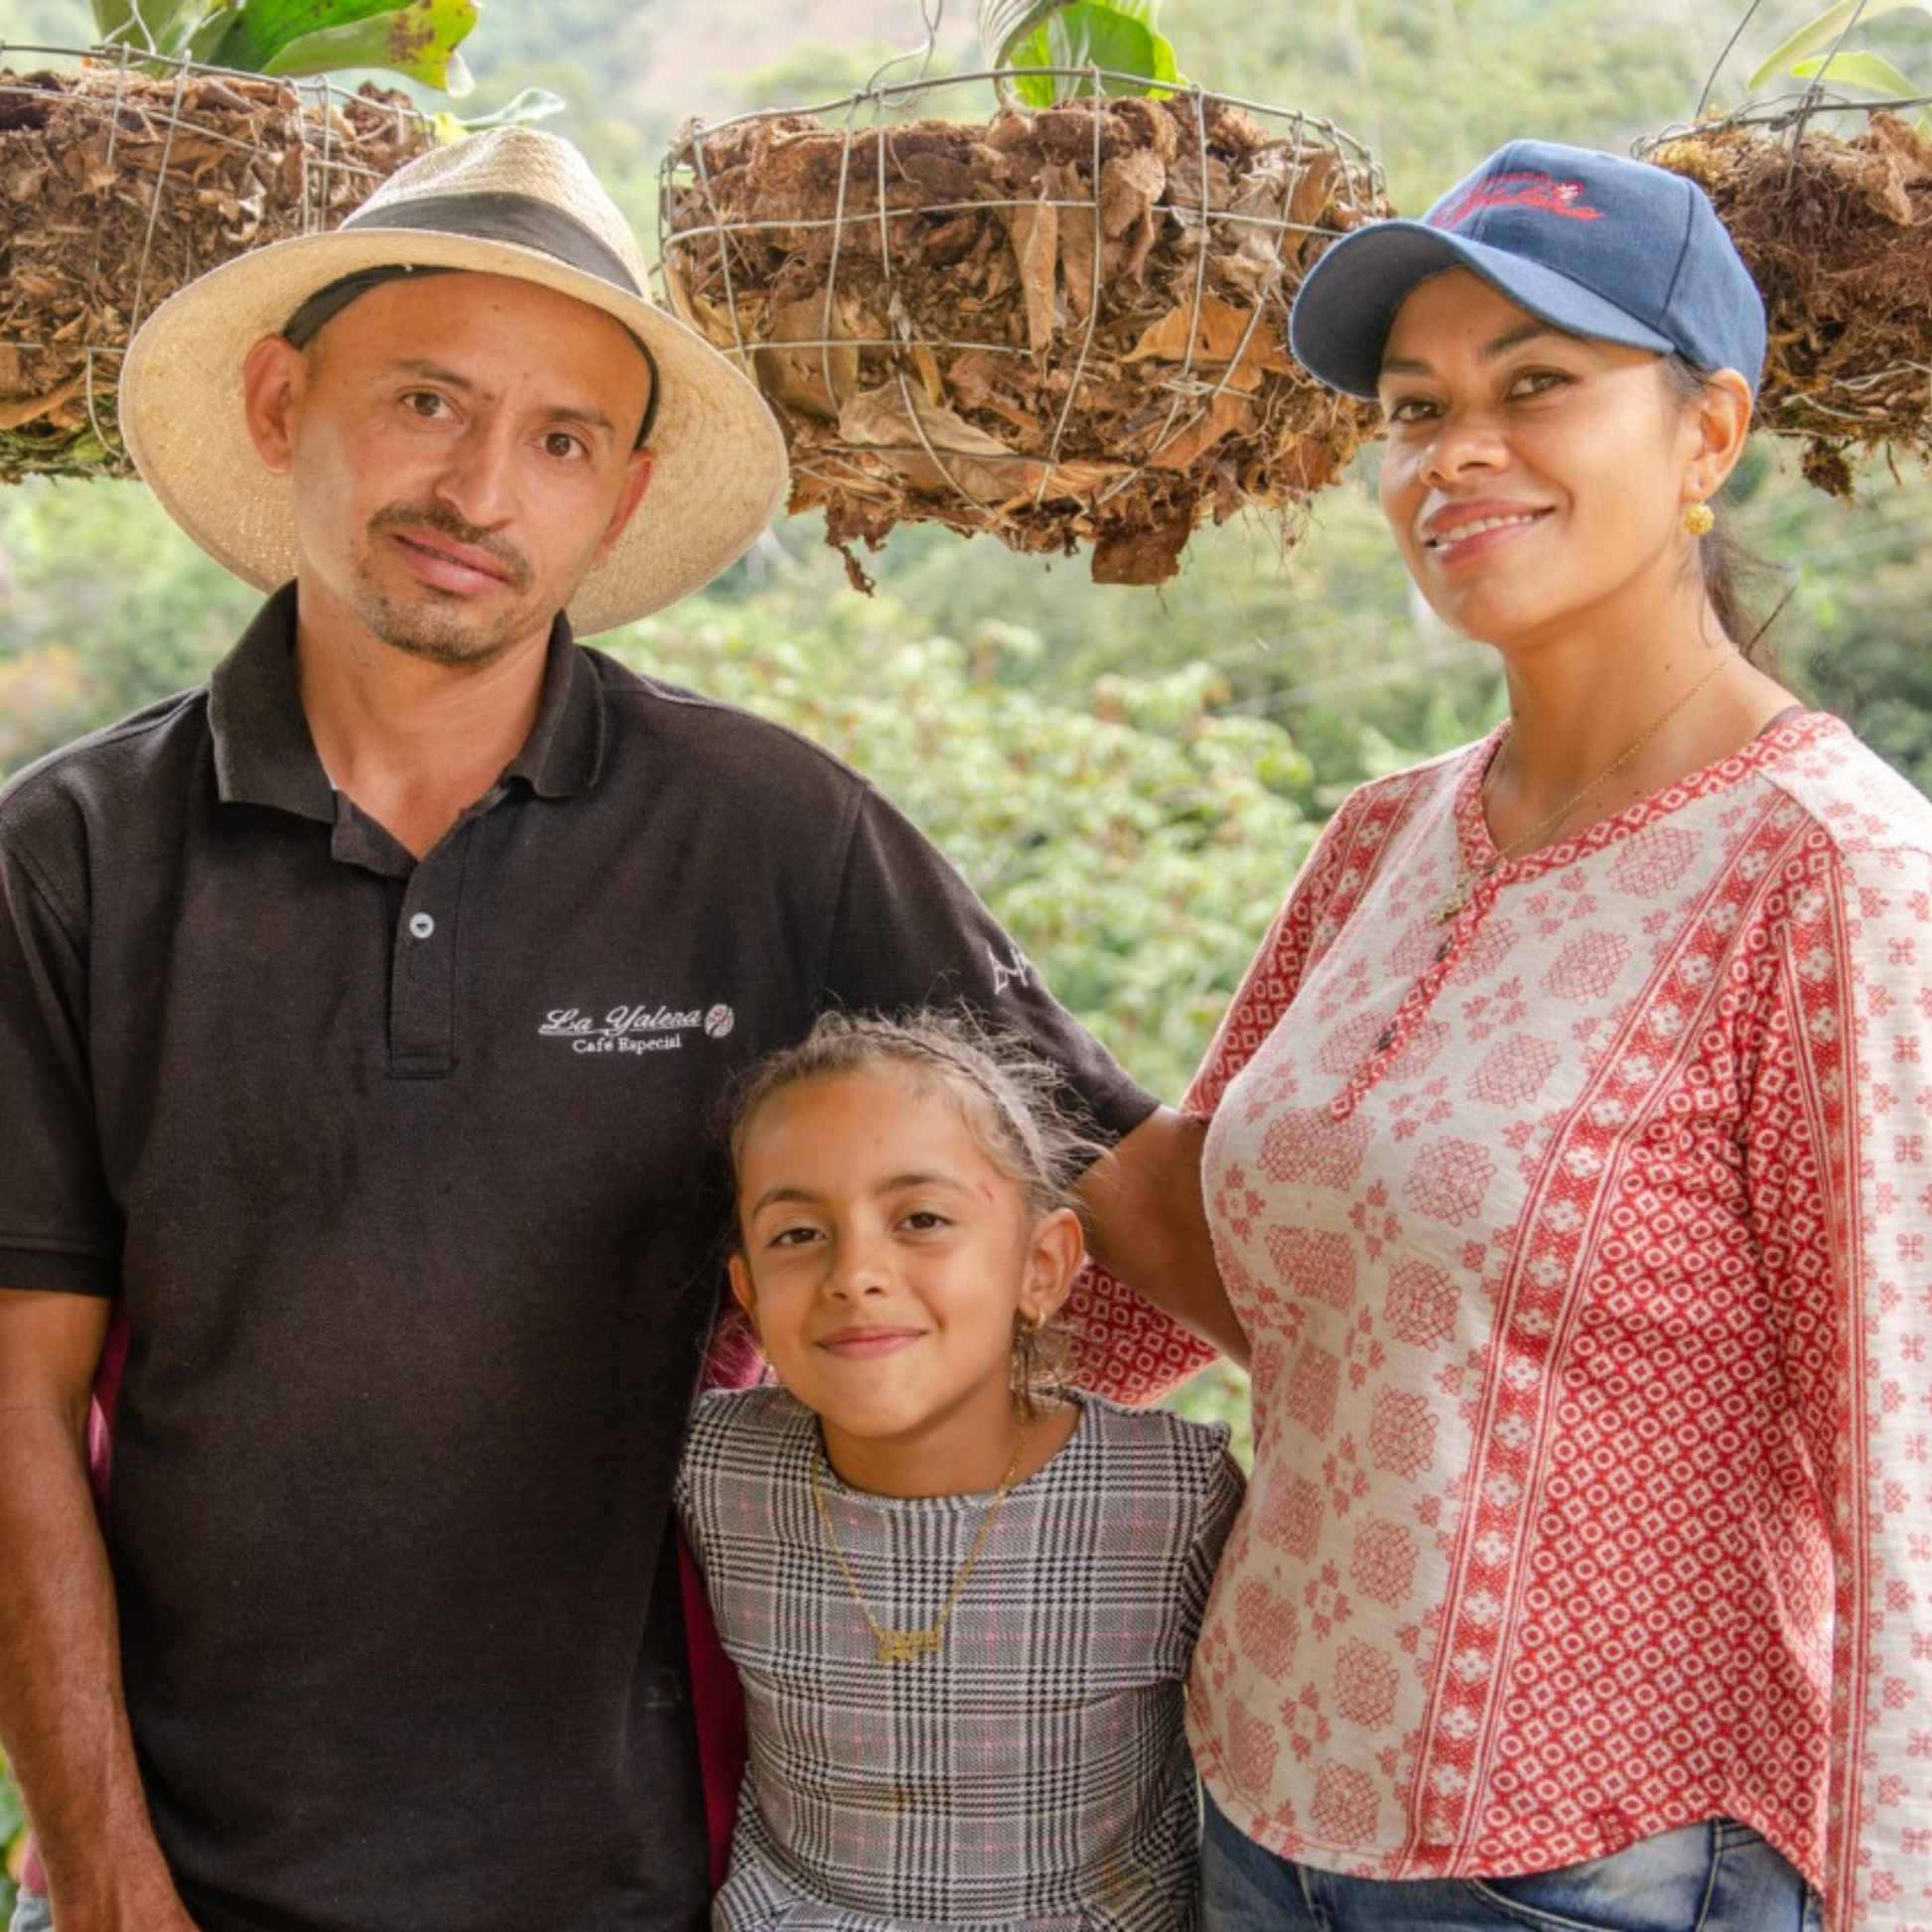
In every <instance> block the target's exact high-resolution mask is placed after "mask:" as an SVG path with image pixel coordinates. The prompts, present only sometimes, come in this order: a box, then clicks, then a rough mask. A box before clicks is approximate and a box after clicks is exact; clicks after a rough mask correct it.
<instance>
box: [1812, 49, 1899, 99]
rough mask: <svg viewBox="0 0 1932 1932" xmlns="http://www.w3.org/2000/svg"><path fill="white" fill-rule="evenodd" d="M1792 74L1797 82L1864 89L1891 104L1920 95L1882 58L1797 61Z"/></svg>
mask: <svg viewBox="0 0 1932 1932" xmlns="http://www.w3.org/2000/svg"><path fill="white" fill-rule="evenodd" d="M1791 71H1792V74H1793V75H1794V76H1795V77H1796V78H1797V79H1799V80H1836V81H1841V82H1843V83H1844V84H1845V85H1846V86H1848V87H1863V88H1864V90H1865V91H1866V92H1867V93H1873V94H1888V95H1890V96H1891V97H1892V99H1894V100H1904V99H1909V98H1915V97H1916V96H1917V95H1918V94H1919V93H1920V91H1921V89H1920V88H1919V87H1918V86H1917V85H1915V84H1914V83H1913V82H1912V81H1910V80H1908V79H1907V78H1906V77H1905V75H1904V74H1902V73H1900V72H1899V70H1898V69H1896V68H1895V67H1893V66H1892V64H1891V63H1890V62H1889V61H1887V60H1886V59H1885V57H1884V56H1883V55H1882V54H1872V53H1870V52H1860V53H1856V54H1835V55H1832V56H1831V57H1830V58H1829V59H1824V60H1817V61H1800V62H1799V63H1798V64H1797V65H1796V66H1795V67H1794V68H1793V69H1791Z"/></svg>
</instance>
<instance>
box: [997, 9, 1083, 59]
mask: <svg viewBox="0 0 1932 1932" xmlns="http://www.w3.org/2000/svg"><path fill="white" fill-rule="evenodd" d="M1065 4H1066V0H980V6H979V29H980V46H981V47H982V48H983V49H984V50H985V53H986V59H987V62H988V64H989V65H990V66H992V67H996V68H1004V67H1011V66H1013V62H1012V61H1011V60H1010V59H1009V58H1008V56H1009V54H1010V52H1011V50H1012V48H1013V46H1014V43H1015V42H1017V41H1022V40H1025V39H1026V37H1027V36H1028V35H1029V34H1031V33H1032V32H1033V31H1034V29H1035V27H1038V26H1039V25H1040V24H1041V23H1042V22H1043V21H1044V20H1046V19H1047V17H1048V16H1049V15H1051V14H1056V13H1058V12H1059V10H1060V8H1061V7H1062V6H1064V5H1065Z"/></svg>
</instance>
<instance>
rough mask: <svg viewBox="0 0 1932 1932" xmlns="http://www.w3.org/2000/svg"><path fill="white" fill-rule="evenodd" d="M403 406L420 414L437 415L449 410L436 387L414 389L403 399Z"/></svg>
mask: <svg viewBox="0 0 1932 1932" xmlns="http://www.w3.org/2000/svg"><path fill="white" fill-rule="evenodd" d="M402 402H403V407H404V408H405V409H407V410H410V411H411V412H412V413H413V414H415V415H418V416H429V417H436V416H441V415H444V414H445V413H446V412H447V408H448V405H447V404H446V403H445V402H444V400H443V398H442V397H441V396H439V395H438V394H437V393H436V391H435V390H434V389H412V390H410V391H409V393H408V394H407V395H406V396H404V397H403V399H402Z"/></svg>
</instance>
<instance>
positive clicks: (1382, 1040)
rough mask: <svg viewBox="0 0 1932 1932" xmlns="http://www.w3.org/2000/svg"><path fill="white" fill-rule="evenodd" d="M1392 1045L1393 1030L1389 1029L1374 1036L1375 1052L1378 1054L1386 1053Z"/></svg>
mask: <svg viewBox="0 0 1932 1932" xmlns="http://www.w3.org/2000/svg"><path fill="white" fill-rule="evenodd" d="M1394 1044H1395V1029H1394V1028H1393V1027H1391V1028H1389V1029H1388V1031H1387V1032H1386V1033H1382V1034H1378V1035H1376V1038H1375V1050H1376V1051H1377V1052H1378V1053H1386V1052H1387V1051H1388V1050H1389V1048H1390V1047H1391V1046H1393V1045H1394Z"/></svg>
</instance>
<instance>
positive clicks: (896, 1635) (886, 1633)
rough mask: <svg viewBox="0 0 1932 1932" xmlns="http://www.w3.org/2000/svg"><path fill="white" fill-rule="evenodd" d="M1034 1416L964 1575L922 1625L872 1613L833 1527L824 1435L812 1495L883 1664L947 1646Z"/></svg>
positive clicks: (1023, 1422)
mask: <svg viewBox="0 0 1932 1932" xmlns="http://www.w3.org/2000/svg"><path fill="white" fill-rule="evenodd" d="M1030 1420H1031V1419H1030V1418H1029V1417H1027V1416H1025V1415H1023V1416H1022V1417H1021V1418H1020V1425H1019V1428H1018V1429H1017V1430H1016V1431H1015V1433H1014V1438H1013V1453H1012V1455H1011V1456H1009V1457H1008V1458H1007V1466H1006V1473H1005V1474H1004V1475H1002V1476H1001V1477H1000V1485H999V1487H998V1488H997V1489H995V1490H994V1492H993V1500H992V1501H991V1502H990V1503H988V1504H987V1506H986V1514H985V1515H984V1516H982V1517H981V1518H980V1526H979V1534H978V1535H977V1536H975V1537H974V1538H973V1547H972V1548H971V1549H970V1550H968V1551H967V1552H966V1561H965V1562H964V1563H962V1564H961V1565H960V1566H959V1575H958V1576H956V1577H955V1578H954V1579H953V1580H952V1588H951V1589H949V1590H947V1592H946V1600H945V1601H944V1602H943V1603H941V1604H940V1605H939V1614H938V1615H937V1616H935V1617H934V1618H933V1619H932V1621H931V1622H930V1623H928V1624H927V1625H926V1627H925V1628H924V1629H923V1630H894V1629H890V1628H888V1627H887V1625H885V1624H883V1623H881V1622H880V1620H879V1619H878V1618H877V1617H876V1616H874V1615H873V1613H872V1605H871V1604H870V1603H868V1602H867V1601H866V1599H865V1596H864V1594H863V1592H862V1591H861V1590H860V1588H859V1580H858V1579H857V1578H856V1577H855V1576H853V1574H852V1566H851V1565H850V1564H849V1563H847V1562H846V1560H845V1552H844V1551H843V1550H841V1549H840V1548H839V1537H838V1532H837V1531H836V1530H835V1529H833V1527H832V1512H831V1510H830V1509H829V1508H827V1506H826V1502H825V1492H824V1490H823V1489H821V1488H820V1487H819V1481H818V1465H819V1463H820V1462H821V1461H823V1460H827V1459H829V1458H827V1457H826V1455H825V1452H824V1444H823V1441H822V1440H821V1442H820V1445H819V1453H818V1454H817V1455H814V1456H813V1457H812V1465H811V1485H812V1501H813V1502H814V1503H815V1504H816V1505H817V1506H818V1520H819V1521H820V1522H821V1523H823V1524H824V1525H825V1541H826V1542H827V1543H828V1544H830V1545H831V1548H832V1561H833V1562H834V1563H836V1564H837V1565H838V1567H839V1575H840V1576H841V1577H843V1578H844V1579H845V1587H846V1588H847V1589H849V1590H850V1591H851V1592H852V1600H853V1601H854V1602H855V1603H857V1604H858V1606H859V1614H860V1615H861V1616H862V1617H864V1618H865V1620H866V1628H867V1629H868V1630H870V1631H871V1632H872V1636H873V1641H874V1642H875V1643H876V1644H877V1645H878V1646H879V1661H880V1662H881V1663H882V1664H909V1663H910V1662H911V1661H912V1659H913V1658H914V1657H918V1656H921V1655H924V1654H928V1653H929V1654H931V1655H933V1656H937V1655H938V1653H939V1652H940V1651H941V1650H942V1649H943V1648H944V1647H945V1642H946V1619H947V1618H948V1617H950V1616H951V1615H952V1613H953V1605H954V1604H955V1603H957V1602H958V1601H959V1598H960V1593H961V1592H962V1591H963V1590H964V1589H965V1587H966V1581H967V1579H968V1578H969V1577H971V1576H972V1574H973V1566H974V1565H975V1564H976V1563H978V1562H979V1560H980V1552H981V1551H982V1550H984V1549H985V1548H986V1540H987V1538H988V1537H990V1536H991V1535H992V1534H993V1525H994V1524H995V1523H997V1522H998V1521H999V1520H1000V1512H1001V1510H1003V1509H1004V1508H1005V1507H1006V1501H1007V1497H1008V1496H1009V1495H1010V1494H1011V1493H1012V1491H1013V1479H1014V1477H1015V1476H1017V1475H1018V1474H1019V1473H1020V1454H1021V1451H1022V1450H1023V1449H1025V1448H1026V1447H1027V1426H1028V1423H1029V1421H1030Z"/></svg>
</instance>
